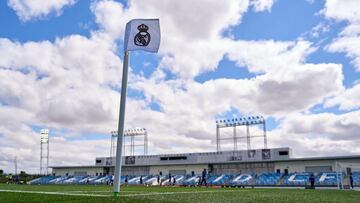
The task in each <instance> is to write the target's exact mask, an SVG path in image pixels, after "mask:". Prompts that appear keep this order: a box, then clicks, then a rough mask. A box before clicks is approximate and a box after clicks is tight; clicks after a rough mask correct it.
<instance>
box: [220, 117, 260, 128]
mask: <svg viewBox="0 0 360 203" xmlns="http://www.w3.org/2000/svg"><path fill="white" fill-rule="evenodd" d="M263 123H265V119H264V117H263V116H247V117H240V118H232V119H220V120H217V121H216V125H217V126H218V127H231V126H240V125H257V124H263Z"/></svg>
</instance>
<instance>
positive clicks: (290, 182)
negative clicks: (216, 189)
mask: <svg viewBox="0 0 360 203" xmlns="http://www.w3.org/2000/svg"><path fill="white" fill-rule="evenodd" d="M310 175H311V173H305V172H303V173H290V174H288V175H284V174H282V173H261V174H260V175H256V174H255V175H250V174H239V175H235V176H234V175H228V174H222V175H210V176H209V177H208V179H207V183H208V185H210V186H233V187H234V186H275V185H276V186H303V185H307V184H309V177H310ZM140 177H141V176H127V178H128V184H129V185H140ZM112 178H113V176H110V175H106V176H43V177H41V178H37V179H34V180H31V181H29V182H28V184H95V185H96V184H111V181H112ZM142 178H143V183H142V184H143V185H149V186H158V185H159V183H158V176H157V175H154V176H151V175H150V176H149V175H148V176H142ZM337 178H338V177H337V174H336V173H335V172H322V173H318V174H316V176H315V185H317V186H331V187H334V186H336V185H337ZM174 179H175V180H176V182H175V185H176V186H198V184H199V181H200V176H196V175H195V176H190V175H175V176H173V177H172V178H171V182H169V179H168V176H166V175H163V176H161V177H160V183H161V185H162V186H169V185H173V183H174ZM353 179H354V185H355V186H360V172H353ZM124 183H125V176H122V177H121V184H124Z"/></svg>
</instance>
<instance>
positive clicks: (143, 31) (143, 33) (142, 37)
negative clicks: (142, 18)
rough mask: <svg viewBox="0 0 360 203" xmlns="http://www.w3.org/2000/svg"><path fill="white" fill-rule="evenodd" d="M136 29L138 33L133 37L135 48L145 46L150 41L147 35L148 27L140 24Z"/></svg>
mask: <svg viewBox="0 0 360 203" xmlns="http://www.w3.org/2000/svg"><path fill="white" fill-rule="evenodd" d="M137 29H138V30H139V32H138V33H137V34H136V35H135V37H134V44H135V45H136V46H147V45H148V44H149V43H150V40H151V36H150V34H149V33H148V30H149V27H148V26H147V25H145V24H141V25H139V26H138V27H137Z"/></svg>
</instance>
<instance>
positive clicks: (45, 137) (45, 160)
mask: <svg viewBox="0 0 360 203" xmlns="http://www.w3.org/2000/svg"><path fill="white" fill-rule="evenodd" d="M41 174H46V175H47V174H49V129H41V130H40V175H41Z"/></svg>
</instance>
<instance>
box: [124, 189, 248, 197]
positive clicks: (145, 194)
mask: <svg viewBox="0 0 360 203" xmlns="http://www.w3.org/2000/svg"><path fill="white" fill-rule="evenodd" d="M241 191H242V192H243V191H247V190H241ZM225 192H239V191H236V190H223V191H191V192H149V193H139V194H127V195H121V194H120V197H136V196H149V195H173V194H194V193H196V194H198V193H225Z"/></svg>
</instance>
